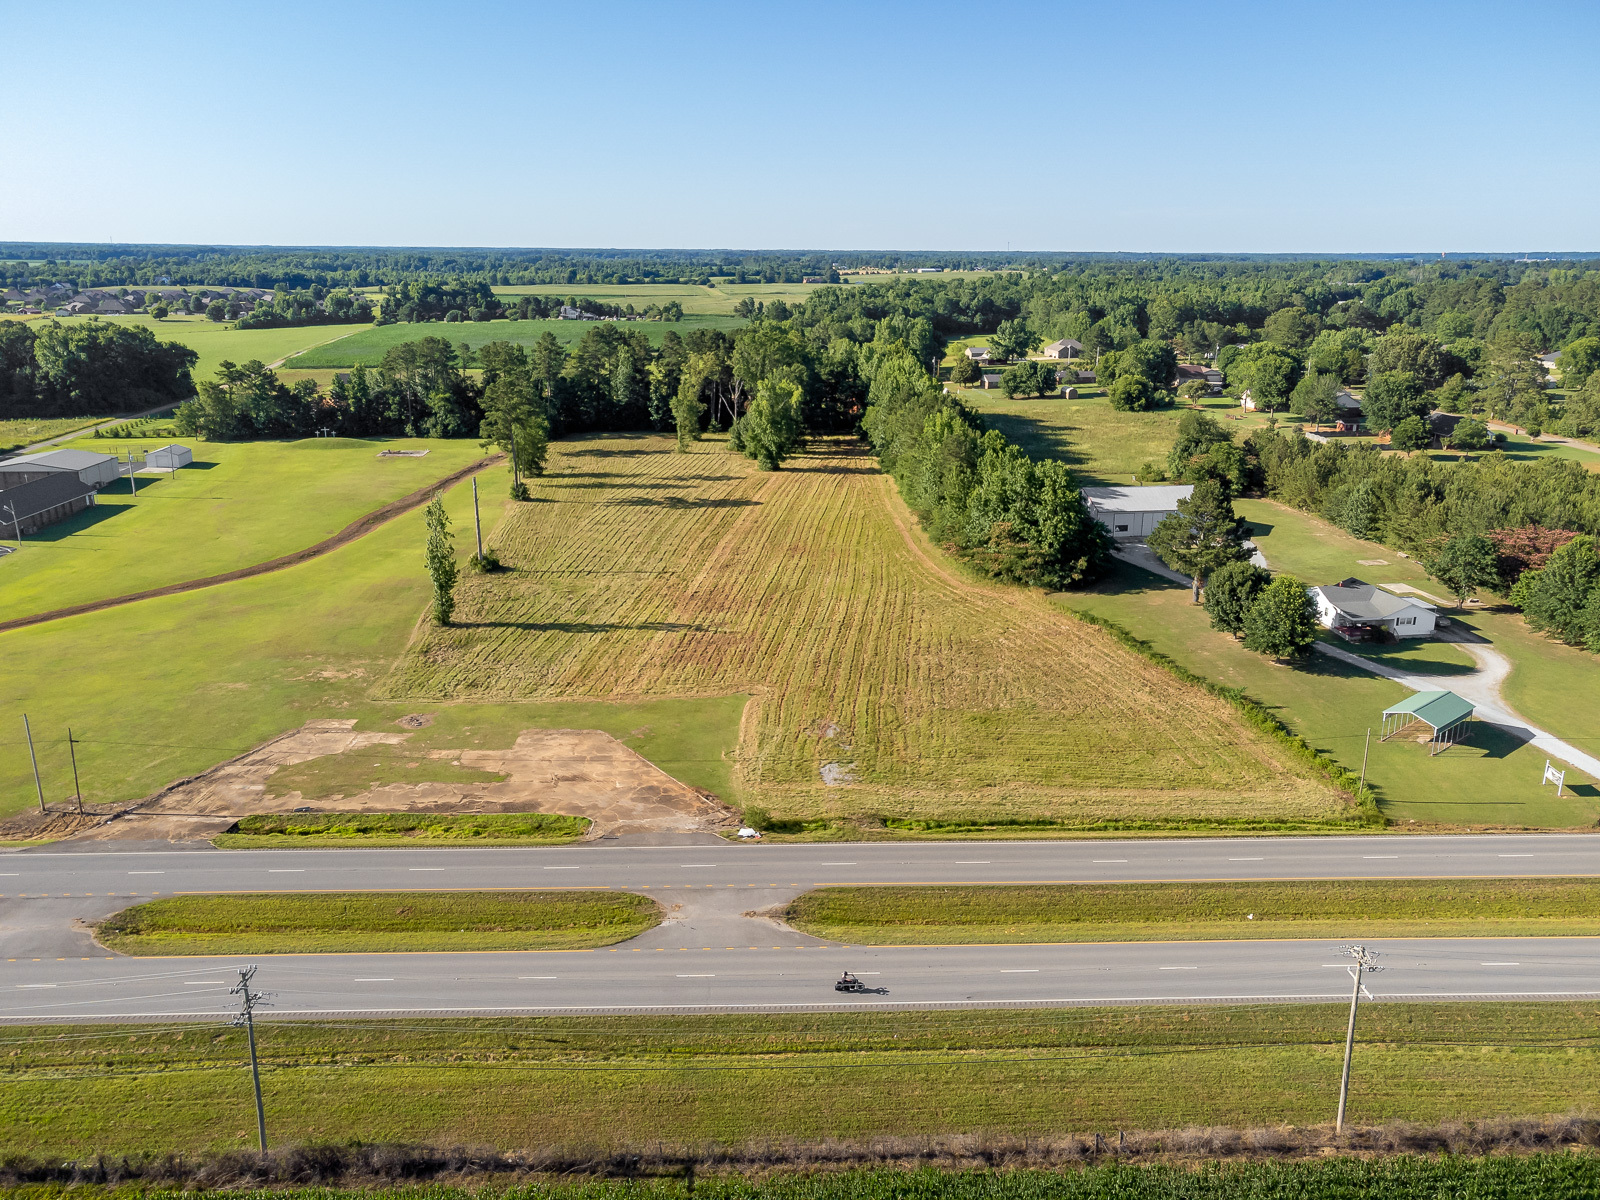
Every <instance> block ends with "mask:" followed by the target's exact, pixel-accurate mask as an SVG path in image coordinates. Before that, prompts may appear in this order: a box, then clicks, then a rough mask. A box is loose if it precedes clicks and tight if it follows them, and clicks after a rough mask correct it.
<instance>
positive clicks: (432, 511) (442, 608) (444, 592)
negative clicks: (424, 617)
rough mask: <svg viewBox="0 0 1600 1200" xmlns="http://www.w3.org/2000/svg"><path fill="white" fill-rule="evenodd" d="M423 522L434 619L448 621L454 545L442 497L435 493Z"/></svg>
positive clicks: (452, 605)
mask: <svg viewBox="0 0 1600 1200" xmlns="http://www.w3.org/2000/svg"><path fill="white" fill-rule="evenodd" d="M422 517H423V521H424V523H425V524H426V525H427V528H428V542H427V546H426V547H425V548H424V550H423V562H424V563H425V564H426V566H427V568H428V578H429V579H430V580H431V581H432V583H433V619H434V620H435V621H436V622H438V623H439V624H440V625H448V624H450V618H451V617H452V616H454V614H455V611H456V596H455V589H456V577H457V574H458V572H459V568H458V567H457V565H456V552H455V547H454V546H453V545H451V541H452V538H453V536H454V535H453V534H451V532H450V514H449V513H447V512H445V510H444V499H443V497H441V496H435V497H434V498H433V502H432V503H431V504H429V505H428V507H427V508H426V509H424V510H423V514H422Z"/></svg>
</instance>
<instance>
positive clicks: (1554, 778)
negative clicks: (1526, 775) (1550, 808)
mask: <svg viewBox="0 0 1600 1200" xmlns="http://www.w3.org/2000/svg"><path fill="white" fill-rule="evenodd" d="M1547 783H1553V784H1555V785H1556V799H1557V800H1559V799H1561V789H1562V788H1563V787H1565V786H1566V783H1567V773H1566V772H1565V771H1558V770H1556V769H1555V768H1554V767H1552V766H1551V765H1550V760H1549V759H1548V758H1547V759H1545V760H1544V778H1543V779H1541V780H1539V786H1540V787H1543V786H1544V785H1545V784H1547Z"/></svg>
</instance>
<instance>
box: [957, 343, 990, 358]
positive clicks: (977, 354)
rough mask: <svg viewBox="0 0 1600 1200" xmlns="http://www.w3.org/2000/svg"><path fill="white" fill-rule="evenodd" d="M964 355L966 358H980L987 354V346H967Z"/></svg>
mask: <svg viewBox="0 0 1600 1200" xmlns="http://www.w3.org/2000/svg"><path fill="white" fill-rule="evenodd" d="M962 353H964V354H965V355H966V356H967V357H968V358H982V357H984V356H985V355H986V354H988V353H989V347H987V346H968V347H967V348H966V350H964V351H963V352H962Z"/></svg>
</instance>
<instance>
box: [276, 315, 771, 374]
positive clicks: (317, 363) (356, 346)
mask: <svg viewBox="0 0 1600 1200" xmlns="http://www.w3.org/2000/svg"><path fill="white" fill-rule="evenodd" d="M596 324H598V322H594V321H555V320H550V321H462V322H450V323H449V324H446V323H445V322H443V321H419V322H416V323H408V324H400V325H375V326H372V327H370V328H363V329H362V331H361V332H360V333H356V334H352V335H351V336H350V337H348V338H343V339H341V340H339V341H337V342H330V343H329V344H328V345H326V346H318V347H317V348H315V349H313V350H308V351H306V353H304V354H301V355H298V356H297V357H295V358H293V359H291V360H290V362H289V363H288V364H287V365H288V366H290V367H291V368H293V369H295V370H299V371H305V370H316V369H321V368H326V367H356V366H362V367H375V366H377V365H378V364H379V363H381V362H382V361H383V356H384V355H385V354H387V353H388V352H389V351H390V350H391V349H392V348H394V347H395V346H399V345H402V344H404V343H406V342H415V341H420V340H421V339H423V338H425V337H437V338H444V339H445V340H446V341H447V342H449V343H450V344H451V345H454V346H461V345H465V346H469V347H471V348H472V349H474V350H476V349H478V348H479V347H481V346H486V345H488V344H489V343H490V342H513V343H515V344H517V345H519V346H532V345H533V344H534V343H535V342H537V341H538V340H539V339H540V338H542V337H543V336H544V335H545V334H547V333H549V334H554V335H555V339H556V341H557V342H559V343H560V344H561V345H563V346H573V345H576V344H577V342H578V341H579V340H580V339H581V338H582V337H583V335H584V334H585V333H587V332H588V331H589V330H591V329H593V328H594V327H595V326H596ZM618 324H620V325H621V326H622V328H625V329H629V330H639V331H641V332H643V333H644V334H645V336H646V337H648V338H649V339H650V343H651V345H654V346H659V345H660V344H661V339H662V338H664V337H666V336H667V331H668V330H669V329H670V330H673V331H674V332H676V333H677V334H678V335H679V336H680V337H681V336H683V335H684V334H687V333H689V332H690V331H691V330H694V329H737V328H739V327H740V326H741V325H743V324H744V321H742V320H741V319H740V318H738V317H735V316H731V315H726V316H725V315H721V314H715V315H713V314H704V313H698V314H694V315H692V316H685V317H684V319H683V320H682V321H629V322H619V323H618Z"/></svg>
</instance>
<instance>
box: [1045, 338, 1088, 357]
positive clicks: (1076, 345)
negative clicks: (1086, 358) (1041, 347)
mask: <svg viewBox="0 0 1600 1200" xmlns="http://www.w3.org/2000/svg"><path fill="white" fill-rule="evenodd" d="M1068 346H1071V347H1072V348H1073V349H1074V350H1082V349H1083V343H1082V342H1080V341H1077V340H1075V339H1073V338H1062V339H1061V340H1060V341H1059V342H1051V343H1050V344H1049V345H1048V346H1046V347H1045V353H1047V354H1048V353H1049V352H1050V351H1052V350H1065V349H1066V348H1067V347H1068Z"/></svg>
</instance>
